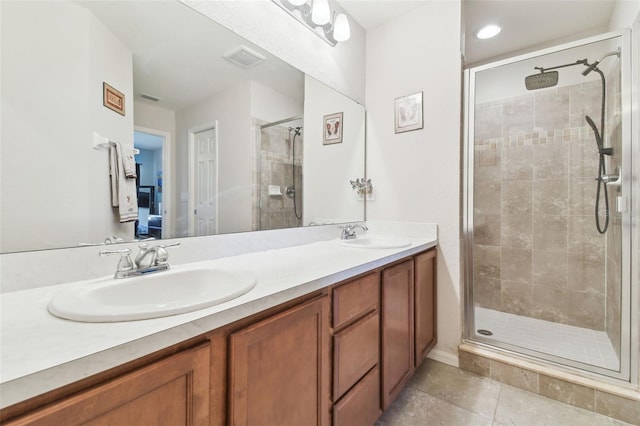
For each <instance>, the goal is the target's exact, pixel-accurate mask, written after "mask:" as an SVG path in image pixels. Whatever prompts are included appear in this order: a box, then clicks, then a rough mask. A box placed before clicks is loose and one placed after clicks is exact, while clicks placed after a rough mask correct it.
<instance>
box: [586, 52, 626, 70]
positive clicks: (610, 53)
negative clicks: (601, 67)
mask: <svg viewBox="0 0 640 426" xmlns="http://www.w3.org/2000/svg"><path fill="white" fill-rule="evenodd" d="M614 55H615V56H617V57H618V58H619V57H620V48H619V47H618V50H614V51H613V52H609V53H607V54H605V55H604V56H603V57H602V58H600V60H599V61H595V62H594V63H592V64H591V65H589V66H588V67H587V69H586V70H584V71H582V75H584V76H586V75H587V74H589V73H590V72H591V71H593V70H595V69H596V68H597V67H598V64H599V63H600V62H602V60H603V59H604V58H606V57H607V56H614Z"/></svg>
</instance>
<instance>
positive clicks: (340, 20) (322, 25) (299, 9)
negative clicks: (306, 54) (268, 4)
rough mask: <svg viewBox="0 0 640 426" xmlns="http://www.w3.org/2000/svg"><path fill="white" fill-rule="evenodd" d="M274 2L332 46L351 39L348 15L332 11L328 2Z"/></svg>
mask: <svg viewBox="0 0 640 426" xmlns="http://www.w3.org/2000/svg"><path fill="white" fill-rule="evenodd" d="M272 1H273V2H274V3H275V4H277V5H278V6H280V7H281V8H282V9H284V10H285V11H287V13H289V15H291V16H293V17H294V18H295V19H297V20H298V21H300V22H301V23H302V24H303V25H304V26H306V27H307V28H309V29H310V30H311V31H313V32H314V33H315V34H316V35H318V36H319V37H320V38H321V39H323V40H324V41H326V42H327V43H329V44H330V45H331V46H335V45H336V44H337V43H338V42H339V41H347V40H349V38H350V37H351V28H350V26H349V19H348V18H347V15H345V14H344V13H342V12H340V11H338V9H336V8H334V9H333V10H331V7H330V6H329V1H328V0H272Z"/></svg>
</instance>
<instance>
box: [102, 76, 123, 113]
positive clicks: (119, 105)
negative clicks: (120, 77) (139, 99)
mask: <svg viewBox="0 0 640 426" xmlns="http://www.w3.org/2000/svg"><path fill="white" fill-rule="evenodd" d="M102 105H104V106H106V107H107V108H109V109H110V110H112V111H115V112H117V113H118V114H120V115H124V93H122V92H120V91H119V90H116V89H115V88H113V87H111V86H110V85H108V84H107V83H105V82H102Z"/></svg>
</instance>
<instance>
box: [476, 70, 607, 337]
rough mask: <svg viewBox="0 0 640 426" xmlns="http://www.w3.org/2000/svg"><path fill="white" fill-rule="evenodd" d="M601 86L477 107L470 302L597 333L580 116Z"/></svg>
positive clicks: (598, 259) (589, 195)
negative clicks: (472, 293) (472, 281)
mask: <svg viewBox="0 0 640 426" xmlns="http://www.w3.org/2000/svg"><path fill="white" fill-rule="evenodd" d="M599 99H600V97H599V82H588V83H584V84H580V85H575V86H568V87H562V88H556V89H547V90H542V91H538V92H532V93H531V94H527V95H525V96H519V97H516V98H511V99H505V100H502V101H493V102H489V103H485V104H481V105H477V106H476V118H475V120H476V121H475V128H476V140H475V150H474V154H475V157H474V162H475V164H474V179H475V183H474V244H475V246H474V263H475V266H474V269H475V271H474V279H475V284H474V295H475V302H476V304H477V305H478V306H482V307H486V308H490V309H496V310H499V311H503V312H509V313H513V314H518V315H526V316H530V317H534V318H538V319H544V320H549V321H554V322H560V323H563V324H569V325H575V326H580V327H586V328H590V329H594V330H604V329H605V317H606V308H605V294H606V292H605V279H604V277H605V262H604V258H605V239H604V238H603V237H602V236H601V235H599V234H598V233H597V231H596V230H595V223H594V217H593V211H594V199H595V189H596V186H595V185H596V183H595V181H594V178H595V177H596V175H597V171H598V162H597V161H598V152H597V148H596V143H595V140H594V137H593V133H592V132H591V130H590V128H589V127H588V126H587V125H586V123H585V121H584V115H585V114H588V115H590V116H592V117H594V116H599V110H600V108H599Z"/></svg>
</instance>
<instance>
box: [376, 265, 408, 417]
mask: <svg viewBox="0 0 640 426" xmlns="http://www.w3.org/2000/svg"><path fill="white" fill-rule="evenodd" d="M413 273H414V271H413V259H410V260H406V261H404V262H402V263H400V264H397V265H395V266H392V267H390V268H387V269H385V270H383V271H382V282H381V299H382V303H381V320H382V322H381V325H380V327H381V330H380V331H381V362H382V380H381V386H382V409H383V410H386V409H387V408H388V407H389V405H391V402H393V400H394V399H395V398H396V397H397V396H398V394H399V393H400V391H401V390H402V388H404V386H405V384H406V383H407V382H408V381H409V379H410V378H411V375H412V374H413V371H414V368H415V364H414V356H415V353H414V348H415V343H414V282H413Z"/></svg>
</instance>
